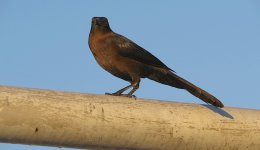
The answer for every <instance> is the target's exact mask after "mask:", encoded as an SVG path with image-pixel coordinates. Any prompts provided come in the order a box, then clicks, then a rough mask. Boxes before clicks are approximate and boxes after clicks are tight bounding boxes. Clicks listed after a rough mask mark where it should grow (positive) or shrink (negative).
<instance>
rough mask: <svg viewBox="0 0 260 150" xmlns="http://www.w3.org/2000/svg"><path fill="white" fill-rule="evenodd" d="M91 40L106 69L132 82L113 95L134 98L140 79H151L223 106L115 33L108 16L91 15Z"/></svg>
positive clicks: (92, 49)
mask: <svg viewBox="0 0 260 150" xmlns="http://www.w3.org/2000/svg"><path fill="white" fill-rule="evenodd" d="M88 42H89V47H90V50H91V52H92V53H93V55H94V57H95V59H96V61H97V62H98V64H99V65H100V66H101V67H102V68H103V69H105V70H106V71H108V72H110V73H111V74H113V75H114V76H116V77H119V78H121V79H123V80H126V81H128V82H130V83H131V84H130V85H129V86H127V87H124V88H122V89H121V90H119V91H117V92H115V93H112V94H111V95H115V96H127V97H132V96H133V93H134V92H135V91H136V90H137V89H138V88H139V83H140V79H141V78H149V79H151V80H154V81H156V82H159V83H162V84H166V85H169V86H173V87H176V88H179V89H186V90H187V91H188V92H190V93H191V94H193V95H194V96H196V97H198V98H200V99H201V100H203V101H204V102H206V103H210V104H212V105H214V106H216V107H224V105H223V104H222V103H221V101H219V100H218V99H217V98H216V97H214V96H213V95H211V94H209V93H208V92H206V91H204V90H203V89H201V88H199V87H197V86H195V85H194V84H192V83H190V82H188V81H187V80H185V79H183V78H181V77H179V76H178V75H176V73H175V72H174V71H173V70H172V69H170V68H169V67H167V66H166V65H165V64H164V63H163V62H161V61H160V60H159V59H158V58H156V57H155V56H154V55H152V54H151V53H149V52H148V51H146V50H145V49H143V48H142V47H140V46H139V45H137V44H135V43H134V42H133V41H131V40H129V39H127V38H126V37H124V36H122V35H119V34H117V33H115V32H113V31H112V30H111V28H110V26H109V23H108V20H107V18H105V17H93V18H92V25H91V30H90V34H89V41H88ZM131 87H132V90H131V91H130V92H129V93H128V94H122V93H123V92H124V91H126V90H128V89H129V88H131Z"/></svg>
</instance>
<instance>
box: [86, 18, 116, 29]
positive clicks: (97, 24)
mask: <svg viewBox="0 0 260 150" xmlns="http://www.w3.org/2000/svg"><path fill="white" fill-rule="evenodd" d="M91 29H98V30H109V31H111V29H110V26H109V23H108V20H107V18H106V17H93V18H92V23H91Z"/></svg>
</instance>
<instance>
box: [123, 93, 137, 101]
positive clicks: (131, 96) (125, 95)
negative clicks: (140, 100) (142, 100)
mask: <svg viewBox="0 0 260 150" xmlns="http://www.w3.org/2000/svg"><path fill="white" fill-rule="evenodd" d="M120 96H124V97H128V98H134V99H135V100H136V96H135V95H129V94H121V95H120Z"/></svg>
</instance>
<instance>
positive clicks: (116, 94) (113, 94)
mask: <svg viewBox="0 0 260 150" xmlns="http://www.w3.org/2000/svg"><path fill="white" fill-rule="evenodd" d="M105 95H112V96H121V95H122V94H120V93H105Z"/></svg>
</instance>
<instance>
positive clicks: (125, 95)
mask: <svg viewBox="0 0 260 150" xmlns="http://www.w3.org/2000/svg"><path fill="white" fill-rule="evenodd" d="M105 95H112V96H123V97H128V98H134V99H136V98H137V97H136V96H135V95H130V94H119V93H105Z"/></svg>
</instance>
